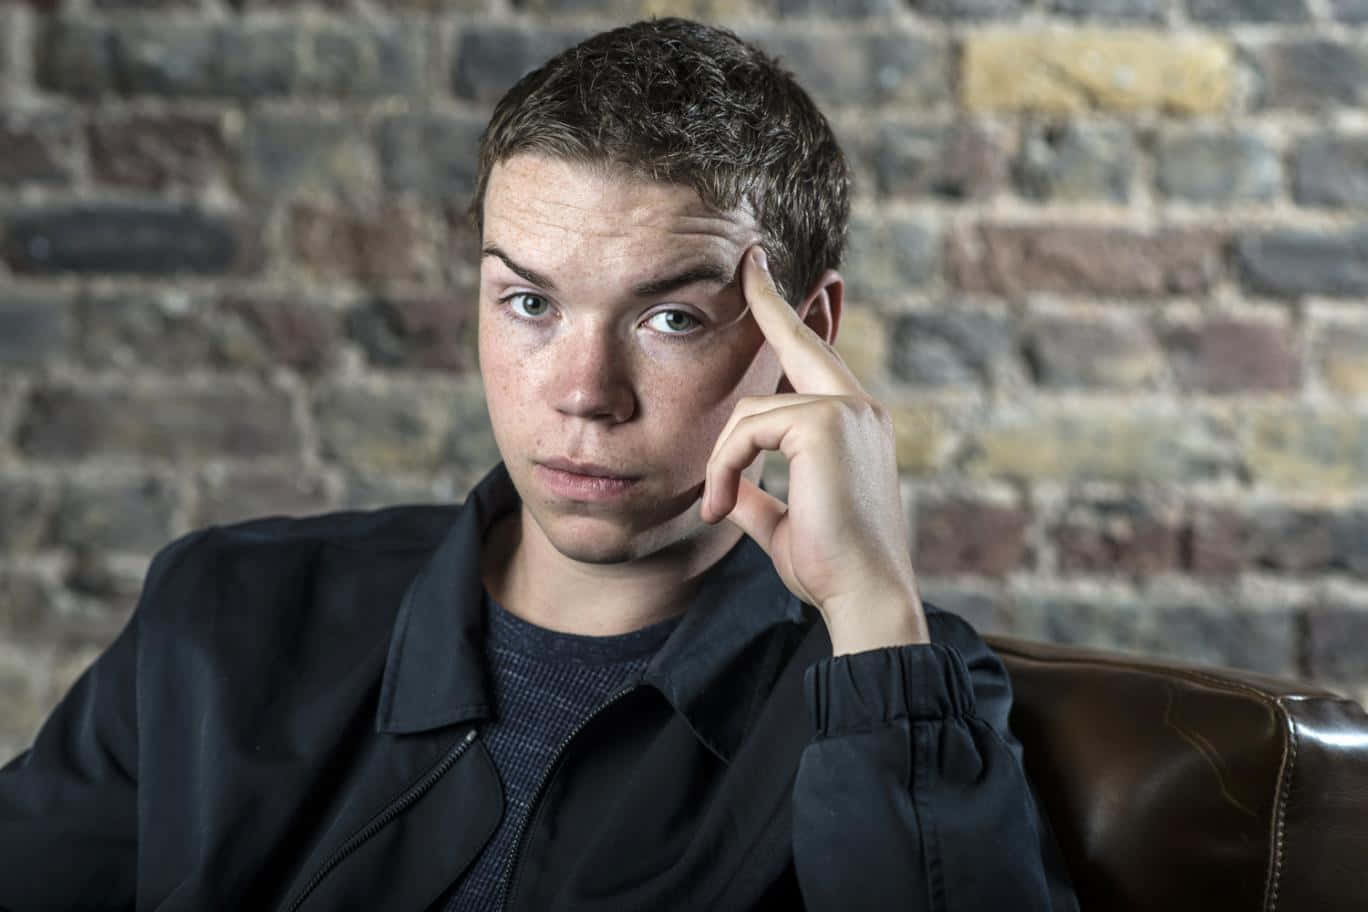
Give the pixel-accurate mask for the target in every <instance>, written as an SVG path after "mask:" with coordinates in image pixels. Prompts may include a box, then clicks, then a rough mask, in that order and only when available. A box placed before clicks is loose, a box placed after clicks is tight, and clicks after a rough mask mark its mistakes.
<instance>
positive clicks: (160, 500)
mask: <svg viewBox="0 0 1368 912" xmlns="http://www.w3.org/2000/svg"><path fill="white" fill-rule="evenodd" d="M178 504H179V496H178V495H177V493H176V490H175V489H174V488H173V487H172V486H171V485H170V484H168V483H167V482H165V481H164V480H161V479H158V478H155V477H149V478H140V479H136V480H132V481H124V482H98V483H93V482H71V483H69V484H67V485H66V486H65V487H64V489H63V491H62V496H61V501H60V503H59V506H58V508H57V520H56V523H55V527H54V531H53V537H54V540H55V541H56V542H57V543H58V544H60V545H63V546H66V547H78V548H101V549H107V550H111V551H133V552H141V553H150V552H153V551H156V549H158V548H160V547H161V546H162V545H164V544H166V542H167V540H168V539H169V538H170V537H171V536H172V534H173V533H174V515H175V511H176V507H177V506H178Z"/></svg>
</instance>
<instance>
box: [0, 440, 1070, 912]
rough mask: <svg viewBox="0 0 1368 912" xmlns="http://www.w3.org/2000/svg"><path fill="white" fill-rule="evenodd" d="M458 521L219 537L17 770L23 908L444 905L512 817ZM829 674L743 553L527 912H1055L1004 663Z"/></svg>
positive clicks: (890, 656)
mask: <svg viewBox="0 0 1368 912" xmlns="http://www.w3.org/2000/svg"><path fill="white" fill-rule="evenodd" d="M516 507H517V495H516V492H515V491H514V490H513V487H512V485H511V483H510V482H509V479H508V476H507V473H506V472H504V471H503V469H502V467H500V468H498V469H495V470H494V471H493V472H492V473H491V474H490V475H489V476H488V477H487V478H486V479H485V480H484V481H483V482H482V483H481V484H480V486H479V487H478V488H477V489H476V491H475V492H474V493H473V494H472V496H471V498H470V500H469V501H468V502H467V503H466V504H465V505H464V506H461V507H455V506H403V507H393V508H389V509H384V510H377V511H367V512H344V513H334V514H329V515H324V516H316V517H307V518H299V519H291V518H284V517H271V518H266V519H259V520H253V521H249V522H243V523H237V524H234V525H228V526H221V527H210V528H208V529H204V530H201V531H198V532H195V533H192V534H190V535H187V536H185V537H183V538H180V539H178V540H176V541H175V542H173V543H172V544H170V545H168V546H167V547H166V548H164V549H163V550H162V551H161V552H159V553H158V554H157V556H156V557H155V559H154V560H153V562H152V565H151V568H150V569H149V571H148V574H147V579H146V583H145V586H144V589H143V593H142V597H141V599H140V602H139V605H138V609H137V611H136V613H135V615H134V617H133V619H132V621H130V623H129V625H128V627H127V628H126V629H125V630H124V631H123V633H122V634H121V635H120V636H119V638H118V639H117V641H116V642H115V643H114V644H113V645H112V646H111V647H110V648H109V649H108V651H107V652H105V653H104V654H103V655H102V656H101V657H100V658H99V659H98V660H97V661H96V662H95V664H94V665H93V666H92V668H91V669H90V670H89V671H88V672H87V673H86V674H85V675H84V676H83V677H82V678H81V679H80V681H79V682H78V683H77V684H76V685H75V686H74V687H73V689H72V691H71V692H70V694H68V695H67V697H66V698H65V700H64V701H63V702H62V703H61V705H60V706H59V707H58V708H57V709H56V710H55V712H54V713H53V715H52V717H51V718H50V719H49V720H48V721H47V723H46V724H45V725H44V727H43V729H42V730H41V732H40V733H39V735H38V737H37V740H36V742H35V743H34V745H33V748H32V749H31V750H30V751H28V752H26V753H25V754H22V755H21V756H20V757H18V758H17V759H16V760H15V761H14V762H12V763H10V764H9V765H8V766H7V767H5V769H4V770H3V771H0V908H5V909H9V910H12V912H28V910H50V909H63V910H65V909H138V910H153V909H156V910H164V912H169V910H195V912H204V910H214V909H235V910H236V909H250V910H277V909H282V910H285V909H287V910H294V909H300V910H334V909H358V910H360V909H365V910H388V912H421V910H424V909H426V908H427V907H428V906H429V904H430V903H432V902H433V900H434V899H435V898H436V897H438V896H439V895H440V894H441V893H442V892H443V891H444V890H446V889H447V888H448V887H449V886H450V885H451V884H452V883H454V882H455V881H456V880H457V879H458V878H459V877H460V876H461V873H462V871H463V870H464V869H465V867H466V866H467V865H468V864H469V863H470V862H471V860H472V859H473V858H474V857H475V856H476V854H477V853H478V852H479V850H480V848H481V846H482V845H483V844H484V843H485V841H486V840H487V839H488V838H489V836H490V835H491V834H492V832H493V830H494V828H495V825H496V823H497V822H498V820H499V818H500V815H501V814H502V810H503V797H502V791H501V787H500V784H499V779H498V776H497V774H496V772H495V770H494V767H493V765H492V764H491V762H490V759H489V756H488V754H487V752H486V750H485V748H484V746H483V744H482V743H481V741H480V739H479V729H480V722H481V720H482V719H484V718H485V717H486V716H487V715H488V711H489V699H488V692H487V684H486V681H485V675H484V669H483V667H482V649H481V629H480V625H481V623H482V621H481V612H480V595H481V581H480V574H479V567H480V559H479V551H480V544H481V541H482V539H483V534H484V530H485V529H486V528H487V527H488V526H489V524H490V523H491V521H492V520H493V519H494V518H495V517H496V516H498V515H500V514H502V513H504V512H506V511H508V510H512V509H516ZM928 620H929V623H930V629H931V633H932V638H933V640H934V642H933V643H932V644H930V645H920V646H906V647H901V648H894V649H883V650H875V651H872V652H867V653H860V654H858V655H854V656H846V657H840V658H835V659H833V658H831V645H830V641H829V639H828V638H827V635H826V631H825V628H824V627H823V625H822V623H821V621H820V618H818V617H817V615H816V613H815V612H814V611H813V610H812V609H811V608H809V607H807V606H804V605H802V604H801V603H800V602H799V601H798V600H797V599H795V598H794V597H793V596H791V595H790V594H789V592H788V591H787V589H785V587H784V586H783V583H782V582H781V581H780V580H779V578H778V576H777V575H776V574H775V572H774V570H773V568H772V567H771V565H770V563H769V560H768V558H767V557H766V556H765V554H764V553H763V552H762V551H761V550H760V549H759V548H758V547H757V546H755V545H754V544H753V543H752V542H750V541H749V539H743V540H742V542H741V543H739V544H738V545H737V546H736V547H735V548H734V549H733V550H732V552H731V553H730V554H728V555H727V556H726V557H725V558H724V559H723V560H722V561H720V562H719V563H718V565H717V566H715V567H714V568H713V569H712V570H710V571H709V572H708V574H707V575H706V577H705V579H704V581H703V584H702V585H701V587H700V591H699V592H698V594H697V596H696V599H695V601H694V603H693V604H692V606H691V607H690V608H689V610H688V612H687V613H686V615H685V616H684V618H683V620H682V621H681V623H680V624H679V626H678V627H677V628H676V630H675V631H674V633H673V634H671V637H670V639H669V640H668V641H667V642H666V644H665V645H664V647H662V649H661V651H660V652H659V653H658V654H657V655H656V656H655V658H654V659H653V660H652V662H651V664H650V666H649V668H648V670H647V672H646V675H645V681H644V683H642V684H641V685H639V686H637V687H636V688H633V689H631V690H629V691H625V692H623V693H621V694H618V695H617V696H616V697H615V698H614V699H613V700H611V701H609V702H608V703H607V704H605V706H604V707H603V708H601V709H600V710H599V711H598V712H597V713H596V714H595V715H593V716H592V717H591V718H590V719H589V720H588V721H587V722H586V723H585V724H584V725H582V726H581V727H580V728H579V729H577V731H576V734H575V735H573V736H572V737H571V738H570V739H568V740H567V741H566V742H565V743H564V744H563V745H562V749H561V751H560V753H559V755H558V757H559V759H558V760H557V762H556V763H555V765H554V766H553V769H552V771H551V773H550V774H549V775H548V776H547V778H546V779H545V780H544V782H543V783H542V787H541V790H540V792H539V798H538V800H537V802H536V804H535V806H534V808H533V811H532V814H531V817H530V820H529V823H528V825H527V827H526V828H525V830H524V831H523V833H522V835H521V839H520V842H519V849H518V852H517V856H516V861H515V862H514V863H513V864H512V866H511V876H512V886H511V887H510V890H509V901H508V905H507V908H509V909H518V910H539V912H541V910H551V909H585V910H600V909H602V910H608V909H642V910H654V912H658V910H668V909H698V910H725V909H754V908H778V909H788V908H808V909H823V910H852V909H892V908H898V909H927V910H956V912H964V910H999V909H1012V910H1036V909H1038V910H1045V909H1055V910H1059V909H1073V908H1075V903H1074V900H1073V896H1072V893H1071V892H1070V890H1069V887H1068V885H1067V879H1066V877H1065V874H1064V871H1063V869H1062V867H1061V862H1060V861H1059V858H1058V855H1057V853H1056V851H1055V849H1054V844H1053V841H1052V840H1051V838H1050V836H1049V832H1048V827H1047V826H1046V824H1045V822H1044V820H1043V818H1042V816H1041V813H1040V809H1039V807H1038V805H1037V804H1036V802H1035V800H1034V798H1033V796H1032V792H1031V789H1030V787H1029V785H1028V783H1027V781H1026V779H1025V776H1024V774H1023V772H1022V767H1021V763H1020V748H1019V747H1018V745H1017V743H1016V741H1015V740H1014V739H1013V737H1012V735H1011V734H1010V732H1009V731H1008V729H1007V715H1008V710H1009V708H1010V704H1011V691H1010V687H1009V684H1008V680H1007V677H1006V674H1005V672H1004V670H1003V667H1002V665H1001V663H1000V662H999V661H998V659H997V658H996V657H995V656H994V655H993V654H992V653H991V652H990V651H989V650H988V648H987V647H986V646H985V645H984V644H983V642H982V641H981V640H980V639H979V638H978V636H977V635H976V634H975V633H974V632H973V630H972V629H971V628H970V627H969V626H968V625H967V624H965V623H964V622H963V621H961V620H959V619H958V618H956V617H954V616H952V615H949V614H946V613H942V612H939V611H935V610H934V609H932V610H930V611H929V616H928Z"/></svg>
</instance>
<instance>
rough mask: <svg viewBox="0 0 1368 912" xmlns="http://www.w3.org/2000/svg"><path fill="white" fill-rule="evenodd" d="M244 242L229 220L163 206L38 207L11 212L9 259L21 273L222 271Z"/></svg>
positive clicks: (232, 262) (235, 260) (237, 255)
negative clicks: (13, 213) (240, 241)
mask: <svg viewBox="0 0 1368 912" xmlns="http://www.w3.org/2000/svg"><path fill="white" fill-rule="evenodd" d="M241 247H242V245H241V244H240V243H239V239H238V234H237V229H236V227H235V226H234V224H233V223H232V222H231V221H229V220H228V219H226V218H224V217H222V216H218V215H213V214H210V213H207V212H203V211H200V210H196V209H191V208H187V207H179V206H164V205H132V204H107V205H103V206H95V205H90V206H75V207H71V208H62V209H39V210H31V211H28V212H25V213H21V214H19V215H16V216H14V217H13V218H11V220H10V222H9V225H8V226H7V230H6V232H5V239H4V257H5V259H6V260H8V262H9V264H10V268H12V269H13V270H14V271H15V272H20V273H36V274H46V273H58V272H81V273H110V274H123V273H141V274H149V275H173V274H177V273H186V272H190V273H202V274H221V273H226V272H229V271H230V270H232V269H233V268H234V266H235V265H236V264H237V263H239V261H240V257H241V254H242V253H243V251H242V249H241Z"/></svg>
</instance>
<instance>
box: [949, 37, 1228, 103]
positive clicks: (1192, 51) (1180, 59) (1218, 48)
mask: <svg viewBox="0 0 1368 912" xmlns="http://www.w3.org/2000/svg"><path fill="white" fill-rule="evenodd" d="M961 66H962V71H961V74H960V75H961V79H960V83H961V85H962V86H963V102H964V104H965V106H966V107H968V108H970V109H971V110H975V111H1023V110H1031V111H1045V112H1051V113H1075V112H1081V111H1088V110H1111V111H1150V110H1156V111H1169V112H1175V113H1180V114H1206V113H1216V112H1220V111H1223V110H1225V107H1226V104H1227V101H1228V99H1229V98H1230V95H1231V90H1232V86H1233V85H1234V80H1235V61H1234V56H1233V54H1232V53H1231V49H1230V45H1229V44H1228V43H1227V42H1225V41H1222V40H1218V39H1214V38H1208V37H1203V36H1195V35H1174V34H1169V33H1161V32H1151V31H1141V30H1136V29H1122V30H1109V29H1051V30H1046V31H1029V32H1028V31H1020V30H1002V29H999V30H993V31H987V32H981V33H979V34H976V35H971V36H969V38H968V39H967V40H966V42H965V48H964V54H963V58H962V63H961Z"/></svg>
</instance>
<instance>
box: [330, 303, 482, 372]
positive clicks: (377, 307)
mask: <svg viewBox="0 0 1368 912" xmlns="http://www.w3.org/2000/svg"><path fill="white" fill-rule="evenodd" d="M474 302H475V293H474V292H473V291H472V292H469V293H467V294H465V295H457V296H452V297H447V296H427V297H378V298H372V299H370V300H368V301H366V302H365V303H364V305H362V306H361V307H359V308H357V309H356V310H355V311H354V312H353V313H352V314H351V315H350V316H349V317H348V320H347V326H348V333H349V335H350V336H351V337H352V338H353V339H355V340H356V341H357V342H358V343H359V344H360V345H361V347H362V348H363V349H364V350H365V352H366V355H367V357H368V358H369V359H370V361H371V363H373V364H375V365H377V366H380V367H399V368H417V369H422V370H439V371H452V372H456V373H461V372H467V371H469V372H474V371H475V366H476V365H475V362H476V352H475V348H476V346H475V303H474Z"/></svg>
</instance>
